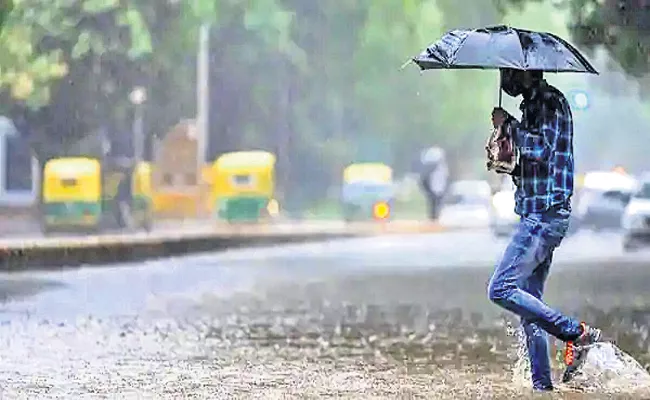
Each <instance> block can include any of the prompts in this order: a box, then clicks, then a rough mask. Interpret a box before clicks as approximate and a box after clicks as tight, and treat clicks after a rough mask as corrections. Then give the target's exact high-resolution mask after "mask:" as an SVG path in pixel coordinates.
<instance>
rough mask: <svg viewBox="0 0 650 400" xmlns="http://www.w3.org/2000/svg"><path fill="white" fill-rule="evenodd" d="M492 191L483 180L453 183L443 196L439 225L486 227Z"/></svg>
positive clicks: (488, 220) (488, 219) (488, 221)
mask: <svg viewBox="0 0 650 400" xmlns="http://www.w3.org/2000/svg"><path fill="white" fill-rule="evenodd" d="M491 198H492V189H491V188H490V184H489V183H488V182H487V181H484V180H461V181H456V182H453V183H452V184H451V185H450V186H449V190H448V191H447V194H446V196H445V200H444V205H443V208H442V211H441V213H440V223H441V224H443V225H450V226H472V227H488V226H489V223H490V202H491Z"/></svg>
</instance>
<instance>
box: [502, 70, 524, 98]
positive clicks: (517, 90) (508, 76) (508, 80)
mask: <svg viewBox="0 0 650 400" xmlns="http://www.w3.org/2000/svg"><path fill="white" fill-rule="evenodd" d="M501 89H503V91H504V92H506V94H507V95H508V96H511V97H517V96H519V95H520V94H522V93H523V91H524V86H523V85H522V84H521V83H520V82H519V79H517V77H516V76H515V73H514V72H513V71H507V70H504V71H501Z"/></svg>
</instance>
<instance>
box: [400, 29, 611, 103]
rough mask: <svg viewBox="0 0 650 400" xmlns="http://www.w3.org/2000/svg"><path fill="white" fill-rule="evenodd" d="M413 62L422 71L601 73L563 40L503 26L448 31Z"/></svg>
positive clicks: (554, 36)
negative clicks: (510, 70)
mask: <svg viewBox="0 0 650 400" xmlns="http://www.w3.org/2000/svg"><path fill="white" fill-rule="evenodd" d="M411 61H412V62H414V63H416V64H417V65H418V66H419V67H420V69H421V70H429V69H500V68H512V69H519V70H528V71H530V70H533V71H535V70H536V71H546V72H582V73H590V74H598V71H596V69H595V68H594V67H593V66H592V65H591V64H590V63H589V61H587V59H586V58H585V57H584V56H583V55H582V54H580V52H579V51H578V50H577V49H576V48H575V47H573V46H572V45H571V44H569V43H568V42H567V41H565V40H564V39H562V38H560V37H558V36H556V35H554V34H552V33H546V32H533V31H528V30H524V29H517V28H511V27H508V26H504V25H500V26H491V27H486V28H479V29H467V30H466V29H457V30H453V31H450V32H447V33H446V34H445V35H444V36H443V37H442V38H441V39H440V40H438V41H437V42H435V43H434V44H432V45H431V46H429V47H428V48H427V49H425V50H424V51H423V52H422V53H421V54H420V55H419V56H417V57H415V58H413V59H412V60H411ZM499 103H501V99H500V98H499Z"/></svg>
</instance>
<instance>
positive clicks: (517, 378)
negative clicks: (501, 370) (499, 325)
mask: <svg viewBox="0 0 650 400" xmlns="http://www.w3.org/2000/svg"><path fill="white" fill-rule="evenodd" d="M508 334H509V335H512V336H515V338H516V344H515V346H516V352H517V353H516V354H517V356H516V357H517V358H516V360H515V365H514V366H513V368H512V381H513V384H514V385H516V386H517V387H521V388H532V378H531V371H530V360H529V359H528V345H527V344H526V333H525V332H524V329H523V328H522V327H521V326H520V327H518V328H516V329H512V328H510V329H509V332H508Z"/></svg>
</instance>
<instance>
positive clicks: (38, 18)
mask: <svg viewBox="0 0 650 400" xmlns="http://www.w3.org/2000/svg"><path fill="white" fill-rule="evenodd" d="M606 3H609V2H604V3H603V2H601V1H598V0H570V1H568V2H567V4H566V5H565V6H566V7H569V8H566V9H565V12H566V10H568V11H569V12H570V15H571V17H572V19H571V20H570V21H569V22H570V23H571V24H570V25H571V29H570V32H571V33H572V34H573V37H574V38H575V39H576V41H577V42H578V44H582V43H587V44H594V45H595V44H602V43H605V45H606V46H608V49H609V50H610V52H611V53H612V54H614V55H616V56H617V57H618V58H619V59H620V60H623V62H624V65H626V66H628V67H629V70H630V71H632V70H638V71H643V68H644V67H643V66H644V65H646V64H647V59H644V57H647V55H648V54H649V52H648V51H647V49H645V50H643V48H642V49H638V48H633V46H632V47H631V45H630V43H631V41H633V40H637V39H639V40H641V39H642V38H641V36H640V34H639V33H635V32H634V30H633V29H632V27H630V26H628V25H625V24H624V23H623V22H621V21H618V22H617V23H618V24H619V25H620V26H619V28H620V29H619V30H618V31H616V32H619V33H617V35H618V36H617V37H618V38H619V39H617V41H616V44H614V43H613V42H612V39H611V35H612V32H613V31H612V30H611V29H609V28H610V27H611V26H613V25H612V24H613V23H614V21H613V20H611V21H610V20H608V19H607V18H605V16H606V14H605V13H604V12H603V9H604V7H605V5H603V4H606ZM2 4H8V3H2ZM531 7H532V8H531ZM548 8H549V6H548V3H544V1H543V0H491V1H476V0H402V1H373V0H338V1H304V0H265V1H251V0H177V1H172V0H166V1H161V0H139V1H135V0H15V5H14V7H13V9H12V10H11V11H10V12H9V13H8V15H7V18H6V21H5V22H6V24H5V28H4V29H3V31H2V34H1V35H0V90H4V92H5V93H8V94H10V95H11V97H12V98H13V99H14V100H15V101H16V102H18V103H20V104H25V105H28V106H29V107H31V108H32V109H44V110H47V111H48V112H47V113H43V114H42V115H41V114H39V115H40V116H39V117H38V118H36V117H34V118H35V119H34V120H33V121H36V122H37V123H38V124H40V126H43V127H47V126H49V125H48V124H51V121H52V119H56V117H57V116H58V115H60V114H61V113H68V114H67V115H64V117H61V118H60V119H61V121H60V124H59V125H57V129H58V130H59V131H62V132H67V133H66V134H69V135H72V136H75V137H79V136H83V135H84V134H87V133H88V132H90V131H93V130H94V129H97V128H98V127H99V126H102V125H104V124H106V123H107V121H108V122H111V123H112V122H115V124H116V126H118V127H119V129H122V130H126V131H128V129H130V128H129V124H130V119H131V116H130V109H131V106H130V104H129V103H128V92H129V91H130V90H131V88H132V87H133V86H135V85H144V86H146V87H147V89H148V91H149V94H150V95H149V100H148V102H147V105H146V106H147V113H148V114H147V115H148V117H147V123H146V125H147V127H148V130H149V132H150V133H155V134H157V135H160V134H163V133H164V132H165V131H166V130H167V129H168V128H169V127H170V126H171V125H172V124H174V123H176V122H178V120H180V119H183V118H187V117H192V116H193V115H194V112H195V106H194V105H195V98H196V94H195V79H196V78H195V71H196V65H195V61H196V59H195V56H196V48H197V43H198V31H199V26H200V24H202V23H208V24H210V25H211V58H212V61H211V66H210V68H211V70H212V73H211V79H212V82H211V90H212V93H213V97H212V100H213V104H214V109H213V114H212V115H211V121H210V125H211V133H212V138H211V140H212V141H213V144H214V151H213V154H212V156H215V155H216V154H214V152H221V151H228V150H233V149H236V148H244V147H248V148H250V147H262V148H268V149H271V150H273V151H277V152H280V153H282V154H281V158H282V159H283V162H285V163H288V164H286V165H291V168H289V169H290V170H291V172H290V173H289V175H290V178H287V179H289V180H292V181H294V182H301V185H302V184H303V183H304V185H306V186H305V188H304V191H307V192H312V191H313V192H314V193H316V192H317V190H316V189H322V188H325V187H326V186H327V185H328V184H329V183H331V182H334V181H336V180H337V179H338V178H339V175H340V170H341V167H342V166H343V165H344V164H346V163H349V162H353V161H355V160H357V159H364V160H369V159H372V158H376V159H377V160H378V161H387V162H389V163H391V164H393V165H394V166H395V167H396V168H397V169H398V171H399V170H405V169H407V168H409V167H410V162H411V161H412V160H413V158H415V157H416V156H417V154H418V152H419V150H420V149H421V148H422V147H428V146H431V145H433V144H437V145H442V146H445V147H447V148H448V149H449V150H450V152H452V153H456V154H462V155H463V157H459V160H460V162H459V165H458V168H457V171H465V170H466V171H468V172H472V171H481V170H483V169H484V168H483V165H482V162H481V160H482V152H483V142H484V140H485V137H486V136H487V133H488V131H489V111H490V109H491V107H492V106H493V105H494V104H495V103H496V101H497V96H498V91H497V83H498V82H497V74H496V73H491V72H487V71H462V72H457V71H437V72H426V73H424V74H420V73H419V72H418V69H417V67H415V66H413V65H411V66H409V67H408V68H406V69H405V70H400V68H399V67H400V66H401V65H402V64H403V63H404V62H405V61H406V60H408V59H410V58H411V57H413V56H414V55H416V54H417V53H419V52H420V51H421V50H422V49H423V48H424V47H426V46H427V45H429V44H430V43H431V42H432V41H434V40H436V39H437V38H439V37H440V35H442V34H443V33H444V32H445V31H446V30H448V29H452V28H456V27H472V26H482V25H489V24H497V23H501V22H504V21H505V22H508V23H510V24H512V25H518V26H525V27H527V28H531V29H547V28H548V29H547V30H552V31H554V32H556V33H558V34H560V35H562V36H568V34H569V31H566V28H565V25H566V21H564V20H562V21H559V22H558V20H556V17H557V16H556V15H553V16H549V15H547V14H548V12H547V11H548ZM3 10H4V9H2V8H0V18H2V16H3V15H4V14H3ZM524 10H527V11H526V13H523V11H524ZM531 10H533V11H531ZM504 16H505V17H506V19H504ZM605 32H607V35H606V34H605ZM635 35H636V36H635ZM643 43H645V42H643ZM642 50H643V51H645V52H643V51H642ZM644 63H646V64H644ZM62 78H65V79H62ZM70 115H73V116H74V118H72V117H71V116H70ZM46 130H47V129H45V128H44V129H43V132H42V133H40V135H41V136H39V138H38V140H40V141H47V140H48V135H49V134H50V133H48V132H46ZM62 141H64V140H63V139H61V138H57V139H56V140H53V146H54V147H56V145H57V143H58V142H62ZM474 159H476V160H477V162H476V163H471V162H469V161H468V160H474ZM301 174H303V175H301ZM318 174H321V175H318ZM313 177H316V178H313ZM312 178H313V179H312ZM309 184H313V185H314V186H313V190H312V188H311V187H308V185H309Z"/></svg>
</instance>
